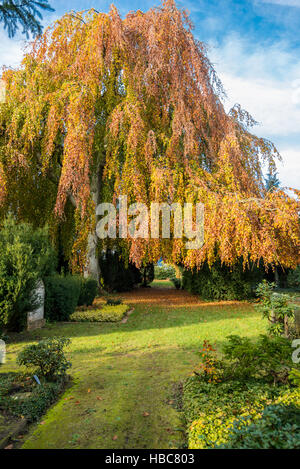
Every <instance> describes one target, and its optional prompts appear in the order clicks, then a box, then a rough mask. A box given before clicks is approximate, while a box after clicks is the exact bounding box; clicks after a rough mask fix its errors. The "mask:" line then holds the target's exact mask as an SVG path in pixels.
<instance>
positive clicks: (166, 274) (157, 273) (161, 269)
mask: <svg viewBox="0 0 300 469" xmlns="http://www.w3.org/2000/svg"><path fill="white" fill-rule="evenodd" d="M174 275H175V269H174V267H173V266H171V265H168V264H162V265H156V266H155V267H154V277H155V278H156V279H157V280H167V279H169V278H172V277H174Z"/></svg>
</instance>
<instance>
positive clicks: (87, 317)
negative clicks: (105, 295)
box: [70, 305, 129, 322]
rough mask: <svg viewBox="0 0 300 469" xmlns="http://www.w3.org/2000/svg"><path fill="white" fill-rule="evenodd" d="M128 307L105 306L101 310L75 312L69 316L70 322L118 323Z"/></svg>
mask: <svg viewBox="0 0 300 469" xmlns="http://www.w3.org/2000/svg"><path fill="white" fill-rule="evenodd" d="M128 310H129V306H127V305H116V306H109V305H105V306H103V308H101V309H92V310H91V309H89V310H87V311H75V313H73V314H72V315H71V316H70V321H76V322H119V321H121V320H122V319H123V317H124V316H125V314H126V313H127V311H128Z"/></svg>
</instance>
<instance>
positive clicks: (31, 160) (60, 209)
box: [0, 0, 299, 268]
mask: <svg viewBox="0 0 300 469" xmlns="http://www.w3.org/2000/svg"><path fill="white" fill-rule="evenodd" d="M190 28H191V24H190V21H189V19H188V17H187V16H186V14H185V13H184V12H182V11H181V10H178V9H177V8H176V6H175V4H174V2H173V1H172V0H169V1H167V2H164V3H163V5H162V6H161V7H160V8H153V9H150V10H149V11H147V12H146V13H141V12H140V11H138V12H131V13H130V14H128V15H127V16H126V17H125V18H124V19H122V18H121V16H120V15H119V13H118V11H117V9H116V8H115V7H112V8H111V10H110V12H109V14H104V13H99V14H98V13H97V12H96V11H95V10H90V11H88V12H81V13H77V14H76V15H74V14H68V15H65V16H64V17H63V18H61V19H60V20H58V21H57V22H56V23H55V24H54V25H53V26H52V27H50V28H48V29H47V30H46V32H45V33H44V34H43V36H41V37H40V38H39V39H37V40H36V41H35V42H34V43H33V45H32V48H31V49H30V50H29V52H28V54H27V55H26V56H25V58H24V60H23V63H22V67H21V68H20V69H19V70H17V71H11V70H7V71H5V73H4V79H5V81H6V88H7V100H6V103H5V105H0V132H1V135H2V134H3V135H5V138H3V140H1V143H0V145H1V148H0V149H1V151H0V204H4V201H5V200H6V199H7V198H8V194H13V196H11V195H10V197H11V198H12V197H14V199H13V202H14V206H15V207H16V210H17V211H18V213H20V217H22V216H23V213H21V212H22V210H23V212H24V213H25V216H24V218H26V219H28V207H30V208H31V211H32V212H33V211H34V209H35V208H36V207H35V206H33V203H32V201H31V200H29V201H27V200H26V202H24V204H23V206H22V204H20V198H22V197H23V194H24V190H23V192H22V191H21V190H20V194H21V195H19V192H18V193H16V183H15V181H16V180H18V190H19V188H20V187H24V186H26V188H27V191H28V186H30V184H31V185H32V186H34V187H35V193H36V199H37V200H42V199H43V198H45V187H44V186H42V185H41V187H40V181H41V176H40V175H41V174H42V176H43V178H48V185H49V188H51V189H49V192H50V195H51V197H49V203H48V204H49V206H47V209H48V212H47V213H48V218H50V215H49V213H50V209H51V213H53V212H54V210H55V211H56V213H57V214H58V215H59V216H60V218H63V216H64V215H65V213H66V210H67V205H66V204H67V201H68V200H70V201H71V202H72V204H73V205H76V210H75V215H74V214H73V221H74V224H75V229H74V233H71V234H70V238H72V240H73V241H74V244H73V250H72V252H73V257H74V258H75V260H74V261H72V262H73V266H74V265H75V264H76V263H77V264H79V266H80V268H82V267H83V265H84V263H85V251H86V245H87V239H88V234H89V232H90V231H93V230H94V227H95V203H98V201H104V202H110V201H112V200H114V201H115V200H116V198H117V197H118V195H119V194H121V193H122V194H126V195H127V196H128V198H129V200H130V202H136V201H138V202H144V203H146V204H147V205H148V206H149V204H150V203H151V202H166V201H168V200H170V201H171V202H177V201H178V202H180V203H181V204H183V203H184V202H187V201H193V202H194V203H195V202H202V203H204V205H205V234H206V240H205V245H204V246H203V248H202V249H200V250H193V251H187V252H186V251H185V249H184V243H183V242H182V240H179V239H171V240H167V241H166V240H162V239H160V240H157V239H150V240H147V241H145V240H142V239H135V240H128V241H127V245H126V246H125V241H124V246H123V248H124V250H125V249H126V251H127V252H129V253H130V259H131V260H132V261H134V262H136V264H138V265H140V264H141V263H142V262H143V261H146V262H148V261H156V260H158V259H159V258H160V257H164V259H165V260H166V261H170V262H178V263H184V265H185V266H186V267H191V268H192V267H196V268H197V267H199V266H200V265H201V264H202V263H203V262H204V261H205V260H207V261H208V262H209V263H213V262H214V260H215V259H216V256H218V257H219V258H220V259H221V261H222V262H224V263H226V264H228V265H232V264H234V263H235V262H236V260H237V259H238V258H240V257H243V258H244V262H247V260H248V258H250V259H251V261H252V262H259V261H260V259H261V258H263V259H264V261H265V263H272V262H276V263H281V264H282V265H284V266H292V265H295V263H296V259H298V256H299V224H298V209H299V206H298V205H297V202H296V201H295V200H294V199H291V198H289V197H288V196H286V194H284V193H282V192H280V191H278V192H274V193H272V194H270V195H269V194H268V195H266V194H265V190H264V186H263V178H262V165H261V163H262V162H263V163H267V164H268V165H269V166H270V167H271V168H274V166H275V159H276V158H278V156H279V155H278V152H277V150H276V148H275V147H274V145H273V144H272V143H271V142H269V141H267V140H264V139H262V138H258V137H256V136H255V135H253V134H251V133H250V130H249V129H251V128H252V126H253V125H254V123H255V122H254V120H253V119H252V118H251V116H250V115H249V114H248V113H247V112H246V111H244V110H242V109H241V108H240V107H239V106H235V107H234V108H233V109H232V110H231V111H230V113H229V114H227V113H226V112H225V110H224V108H223V106H222V104H221V100H220V98H221V96H222V92H223V91H222V85H221V83H220V81H219V79H218V77H217V76H216V73H215V71H214V69H213V66H212V64H211V63H210V61H209V59H208V57H207V52H206V47H205V45H204V44H203V43H201V42H199V41H197V40H195V38H194V37H193V35H192V33H191V29H190ZM4 162H5V165H4ZM16 168H17V170H18V177H17V178H16ZM22 184H23V186H22ZM298 196H299V194H298ZM11 198H10V200H9V203H12V202H11ZM32 206H33V207H32ZM20 207H22V208H20ZM49 207H50V209H49ZM51 216H53V219H54V215H51ZM53 223H54V222H53ZM70 251H71V249H69V250H68V252H70Z"/></svg>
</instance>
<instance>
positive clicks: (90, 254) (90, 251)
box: [84, 168, 101, 285]
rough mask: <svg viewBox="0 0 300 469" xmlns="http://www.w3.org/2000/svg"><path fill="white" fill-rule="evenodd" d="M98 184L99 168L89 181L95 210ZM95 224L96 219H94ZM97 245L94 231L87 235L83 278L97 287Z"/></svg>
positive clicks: (98, 190) (98, 189)
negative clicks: (89, 278) (91, 281)
mask: <svg viewBox="0 0 300 469" xmlns="http://www.w3.org/2000/svg"><path fill="white" fill-rule="evenodd" d="M100 184H101V168H99V169H98V171H97V172H96V175H95V177H94V178H93V180H92V181H91V196H92V200H93V202H94V203H95V209H96V208H97V205H98V204H99V198H100ZM96 223H97V217H96ZM97 243H98V237H97V234H96V227H95V229H94V230H93V231H92V232H91V233H90V234H89V235H88V243H87V255H86V259H87V261H86V265H85V268H84V277H92V278H94V279H95V280H97V282H98V285H99V283H100V266H99V256H98V252H97Z"/></svg>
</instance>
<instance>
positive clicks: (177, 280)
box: [170, 277, 181, 290]
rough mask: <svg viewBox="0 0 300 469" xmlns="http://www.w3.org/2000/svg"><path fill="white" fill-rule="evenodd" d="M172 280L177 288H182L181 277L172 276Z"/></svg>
mask: <svg viewBox="0 0 300 469" xmlns="http://www.w3.org/2000/svg"><path fill="white" fill-rule="evenodd" d="M170 280H171V282H172V283H173V285H174V287H175V288H176V290H180V288H181V280H180V278H176V277H171V279H170Z"/></svg>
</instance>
